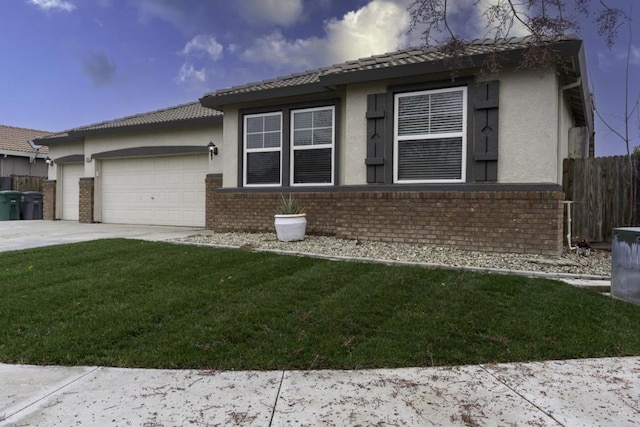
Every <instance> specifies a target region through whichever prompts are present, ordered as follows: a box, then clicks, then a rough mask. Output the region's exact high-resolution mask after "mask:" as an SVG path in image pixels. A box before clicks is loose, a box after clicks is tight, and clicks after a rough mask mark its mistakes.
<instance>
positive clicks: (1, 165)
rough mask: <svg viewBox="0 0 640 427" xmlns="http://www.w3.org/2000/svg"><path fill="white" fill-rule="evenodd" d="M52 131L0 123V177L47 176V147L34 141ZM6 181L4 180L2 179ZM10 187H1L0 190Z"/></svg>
mask: <svg viewBox="0 0 640 427" xmlns="http://www.w3.org/2000/svg"><path fill="white" fill-rule="evenodd" d="M49 133H50V132H45V131H41V130H34V129H25V128H18V127H14V126H5V125H0V178H6V177H11V176H34V177H46V176H47V164H46V161H45V159H46V157H47V153H48V149H47V147H42V146H39V145H36V144H34V143H32V140H33V139H34V138H38V137H42V136H45V135H47V134H49ZM1 181H2V182H4V180H1ZM7 189H8V188H2V187H0V190H7Z"/></svg>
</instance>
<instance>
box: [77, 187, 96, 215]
mask: <svg viewBox="0 0 640 427" xmlns="http://www.w3.org/2000/svg"><path fill="white" fill-rule="evenodd" d="M93 184H94V178H80V194H79V201H78V206H79V209H80V212H79V213H78V214H79V220H78V221H79V222H81V223H83V224H91V223H92V222H93V195H94V185H93Z"/></svg>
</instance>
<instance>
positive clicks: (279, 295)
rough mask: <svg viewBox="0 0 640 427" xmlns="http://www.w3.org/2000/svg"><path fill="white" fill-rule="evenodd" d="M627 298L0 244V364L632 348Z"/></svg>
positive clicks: (586, 353) (408, 358) (168, 247)
mask: <svg viewBox="0 0 640 427" xmlns="http://www.w3.org/2000/svg"><path fill="white" fill-rule="evenodd" d="M638 325H640V307H638V306H635V305H632V304H629V303H625V302H622V301H617V300H613V299H611V298H608V297H604V296H601V295H598V294H596V293H592V292H589V291H583V290H579V289H576V288H573V287H571V286H569V285H565V284H561V283H559V282H553V281H547V280H542V279H528V278H524V277H518V276H504V275H490V274H478V273H470V272H461V271H449V270H430V269H423V268H417V267H394V266H386V265H376V264H361V263H347V262H336V261H327V260H320V259H312V258H302V257H294V256H284V255H276V254H269V253H253V252H249V251H243V250H226V249H214V248H206V247H195V246H183V245H174V244H166V243H150V242H140V241H132V240H102V241H95V242H88V243H78V244H72V245H62V246H56V247H48V248H40V249H33V250H25V251H17V252H9V253H0V361H1V362H5V363H27V364H60V365H105V366H123V367H150V368H203V369H309V368H314V369H319V368H348V369H351V368H376V367H403V366H431V365H456V364H475V363H484V362H507V361H525V360H544V359H566V358H581V357H600V356H625V355H639V354H640V327H639V326H638Z"/></svg>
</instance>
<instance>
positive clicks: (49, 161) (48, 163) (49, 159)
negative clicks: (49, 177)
mask: <svg viewBox="0 0 640 427" xmlns="http://www.w3.org/2000/svg"><path fill="white" fill-rule="evenodd" d="M44 161H45V162H47V166H53V159H52V158H50V157H47V158H46V159H45V160H44Z"/></svg>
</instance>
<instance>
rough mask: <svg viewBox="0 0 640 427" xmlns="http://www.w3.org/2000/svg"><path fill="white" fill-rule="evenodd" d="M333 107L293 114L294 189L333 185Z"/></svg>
mask: <svg viewBox="0 0 640 427" xmlns="http://www.w3.org/2000/svg"><path fill="white" fill-rule="evenodd" d="M334 135H335V133H334V107H321V108H308V109H304V110H293V111H292V112H291V141H292V144H291V158H292V162H291V185H332V184H333V168H334V162H333V147H334Z"/></svg>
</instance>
